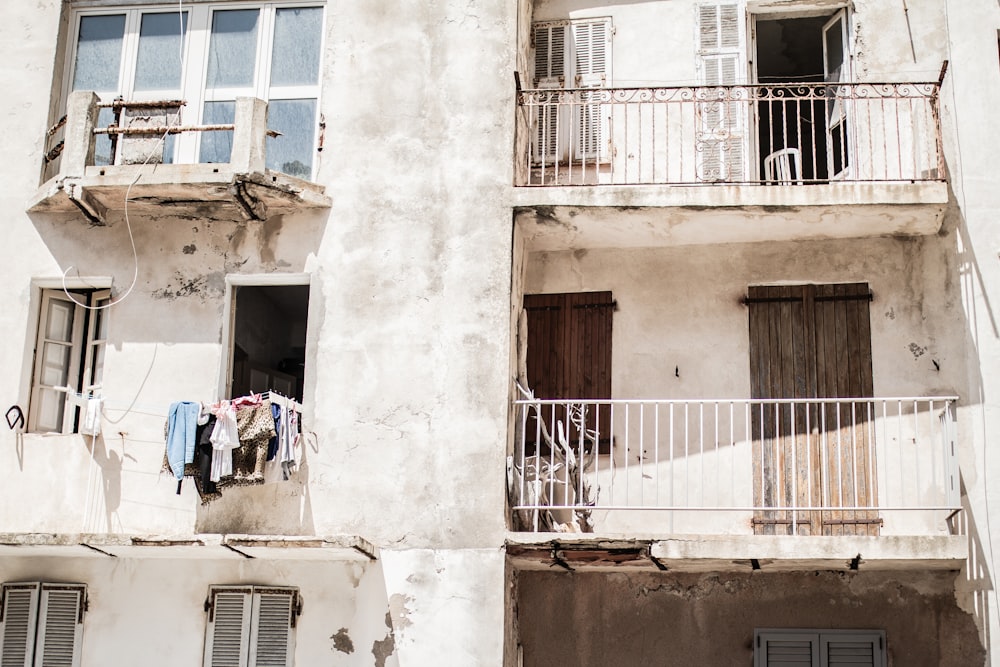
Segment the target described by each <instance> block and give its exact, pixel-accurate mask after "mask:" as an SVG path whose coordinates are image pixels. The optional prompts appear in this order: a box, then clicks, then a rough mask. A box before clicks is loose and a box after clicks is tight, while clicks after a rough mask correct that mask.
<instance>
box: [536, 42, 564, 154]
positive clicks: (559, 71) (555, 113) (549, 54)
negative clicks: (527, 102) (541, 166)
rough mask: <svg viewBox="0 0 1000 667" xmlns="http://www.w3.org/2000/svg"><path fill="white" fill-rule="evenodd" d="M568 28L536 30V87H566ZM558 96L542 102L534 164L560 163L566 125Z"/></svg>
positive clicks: (551, 96)
mask: <svg viewBox="0 0 1000 667" xmlns="http://www.w3.org/2000/svg"><path fill="white" fill-rule="evenodd" d="M568 27H569V26H568V24H567V23H565V22H562V23H537V24H535V25H534V26H533V31H534V32H533V38H534V44H535V76H534V87H535V88H540V89H544V90H553V91H558V90H560V89H562V88H565V87H566V32H567V28H568ZM559 97H560V96H559V93H558V92H553V93H549V94H546V95H545V96H544V97H543V98H541V99H540V100H539V101H540V102H541V106H539V107H538V113H537V114H536V117H535V118H534V119H533V121H534V122H535V145H534V149H533V151H532V154H533V156H534V160H535V162H543V161H544V162H555V161H558V160H559V159H560V157H561V156H560V147H561V146H565V139H563V140H562V141H560V133H561V132H563V133H564V132H565V129H564V128H565V127H566V125H565V122H564V120H563V119H562V118H560V116H561V115H564V114H561V109H560V107H559V105H558V102H559Z"/></svg>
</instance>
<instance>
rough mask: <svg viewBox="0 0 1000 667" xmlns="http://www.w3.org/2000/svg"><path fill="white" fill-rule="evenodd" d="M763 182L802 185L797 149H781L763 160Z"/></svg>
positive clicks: (799, 154)
mask: <svg viewBox="0 0 1000 667" xmlns="http://www.w3.org/2000/svg"><path fill="white" fill-rule="evenodd" d="M764 181H765V182H767V183H789V184H791V183H795V184H797V185H802V157H801V153H800V151H799V149H798V148H782V149H781V150H780V151H775V152H773V153H771V154H770V155H768V156H767V157H766V158H764Z"/></svg>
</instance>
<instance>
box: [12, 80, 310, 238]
mask: <svg viewBox="0 0 1000 667" xmlns="http://www.w3.org/2000/svg"><path fill="white" fill-rule="evenodd" d="M183 105H184V103H183V101H152V102H150V101H143V102H123V101H120V100H116V101H114V102H108V103H102V102H100V101H99V100H98V98H97V95H95V94H94V93H92V92H89V91H78V92H74V93H72V94H71V95H70V98H69V102H68V104H67V110H66V116H65V117H64V118H63V119H62V120H60V122H59V123H57V124H56V125H55V126H54V127H53V128H52V129H51V130H50V131H49V133H48V136H47V141H46V155H45V161H46V167H45V176H46V178H47V180H46V181H45V183H43V184H42V186H41V187H40V188H39V190H38V191H37V192H36V193H35V195H34V196H33V197H32V198H31V200H30V202H29V203H28V207H27V208H28V211H29V212H33V213H41V212H72V211H79V212H80V213H82V214H83V216H84V217H86V218H87V219H88V220H89V221H90V222H91V223H92V224H105V222H106V220H107V217H108V216H109V215H112V214H115V213H116V212H117V213H121V212H122V211H123V210H125V209H126V207H127V210H128V211H129V212H130V213H137V214H142V215H145V216H156V217H163V216H181V217H190V216H197V217H198V218H199V219H208V220H212V219H215V220H258V221H263V220H266V219H267V218H268V217H269V216H271V215H275V214H281V213H290V212H293V211H298V210H303V209H311V208H327V207H329V206H330V199H329V198H328V197H327V196H326V195H325V194H324V188H323V187H322V186H320V185H317V184H316V183H312V182H310V181H308V180H304V179H303V178H298V177H295V176H291V175H288V174H286V173H282V172H280V171H276V170H272V169H269V168H267V167H266V164H267V153H266V150H267V138H268V135H269V134H274V133H269V131H268V129H267V103H266V102H265V101H263V100H259V99H256V98H238V99H237V100H236V102H235V105H234V106H235V118H234V122H233V123H230V124H220V125H183V124H181V123H180V120H179V119H180V108H181V107H182V106H183ZM102 110H113V112H114V118H115V119H116V121H117V122H116V121H111V122H110V124H109V125H107V126H103V127H102V126H100V125H99V123H98V119H99V117H100V116H101V111H102ZM192 134H199V135H203V136H209V135H214V136H222V137H224V140H223V141H221V144H220V145H225V148H226V149H227V150H225V151H219V150H217V151H216V152H220V153H225V155H226V156H227V157H228V161H215V162H200V163H199V162H198V161H197V156H195V154H194V151H187V152H186V154H187V157H184V153H185V152H184V151H177V153H178V155H181V158H180V159H178V160H176V161H174V159H173V151H172V150H171V148H170V147H171V146H172V142H173V140H174V137H176V136H178V135H192ZM105 137H107V138H110V141H108V139H103V138H105ZM99 138H102V141H104V142H105V144H104V150H105V151H106V152H107V153H108V154H106V155H102V156H101V158H98V157H97V150H96V147H97V145H98V141H99ZM202 140H203V141H204V138H203V139H202ZM188 143H189V144H190V145H192V146H193V145H194V142H188ZM230 147H231V150H228V149H229V148H230ZM223 159H225V158H223Z"/></svg>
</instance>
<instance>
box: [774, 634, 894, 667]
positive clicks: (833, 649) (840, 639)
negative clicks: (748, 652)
mask: <svg viewBox="0 0 1000 667" xmlns="http://www.w3.org/2000/svg"><path fill="white" fill-rule="evenodd" d="M754 636H755V642H754V643H755V646H756V650H755V651H754V667H841V666H844V665H850V666H852V667H886V658H885V633H884V632H883V631H881V630H825V631H819V630H756V631H755V632H754Z"/></svg>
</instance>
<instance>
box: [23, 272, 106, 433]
mask: <svg viewBox="0 0 1000 667" xmlns="http://www.w3.org/2000/svg"><path fill="white" fill-rule="evenodd" d="M110 301H111V292H110V290H70V291H69V292H64V291H63V290H60V289H46V290H42V295H41V303H40V308H39V316H38V331H37V334H36V339H35V349H34V366H33V368H32V375H31V399H30V402H29V404H28V430H29V431H33V432H43V433H73V432H75V431H76V430H77V428H78V426H79V420H80V415H79V408H76V407H74V406H73V405H71V404H69V403H68V402H67V401H66V394H67V391H71V392H74V393H82V394H84V395H88V394H90V393H91V392H94V391H95V390H97V389H98V388H99V387H100V385H101V382H102V380H103V374H104V351H105V347H106V341H107V337H108V309H107V308H106V306H107V304H108V303H110Z"/></svg>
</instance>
